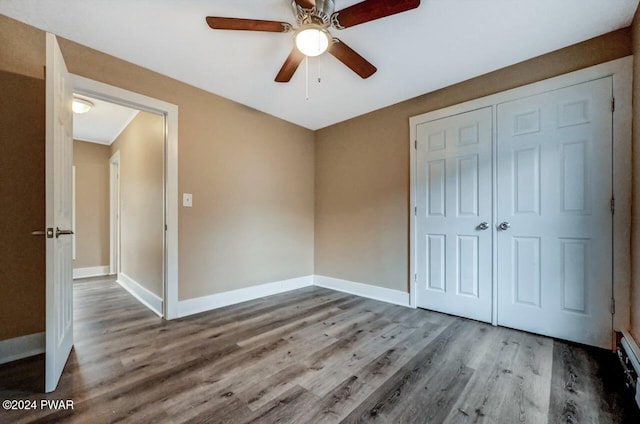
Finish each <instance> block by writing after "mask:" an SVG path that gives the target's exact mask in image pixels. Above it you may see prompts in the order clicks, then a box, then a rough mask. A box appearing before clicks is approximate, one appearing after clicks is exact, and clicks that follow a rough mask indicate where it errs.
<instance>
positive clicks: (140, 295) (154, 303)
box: [107, 267, 163, 317]
mask: <svg viewBox="0 0 640 424" xmlns="http://www.w3.org/2000/svg"><path fill="white" fill-rule="evenodd" d="M107 268H108V267H107ZM116 283H118V284H120V285H121V286H122V288H124V289H125V290H126V291H128V292H129V293H131V295H132V296H133V297H135V298H136V299H138V301H139V302H140V303H142V304H143V305H144V306H146V307H147V308H149V309H151V311H153V312H154V313H155V314H156V315H158V316H159V317H162V315H163V313H162V311H163V309H162V298H160V297H158V296H157V295H156V294H154V293H152V292H150V291H149V290H148V289H147V288H145V287H143V286H141V285H140V283H138V282H137V281H135V280H134V279H132V278H131V277H129V276H128V275H126V274H124V273H122V272H121V273H119V274H118V279H117V280H116Z"/></svg>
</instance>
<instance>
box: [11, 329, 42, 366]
mask: <svg viewBox="0 0 640 424" xmlns="http://www.w3.org/2000/svg"><path fill="white" fill-rule="evenodd" d="M44 343H45V337H44V331H43V332H41V333H34V334H29V335H27V336H22V337H16V338H13V339H8V340H2V341H0V365H1V364H6V363H8V362H13V361H17V360H18V359H23V358H28V357H29V356H35V355H39V354H41V353H44V346H45V345H44Z"/></svg>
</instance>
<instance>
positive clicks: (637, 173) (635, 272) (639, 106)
mask: <svg viewBox="0 0 640 424" xmlns="http://www.w3.org/2000/svg"><path fill="white" fill-rule="evenodd" d="M632 29H633V37H632V40H633V53H634V61H633V147H632V148H633V193H632V199H631V202H632V212H631V215H632V216H631V222H632V231H631V268H632V269H631V332H632V334H633V336H634V338H635V339H636V341H640V144H639V143H640V57H639V56H640V11H639V12H636V16H635V18H634V19H633V26H632Z"/></svg>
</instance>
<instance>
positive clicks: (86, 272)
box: [73, 265, 109, 280]
mask: <svg viewBox="0 0 640 424" xmlns="http://www.w3.org/2000/svg"><path fill="white" fill-rule="evenodd" d="M103 275H109V265H104V266H91V267H87V268H73V279H74V280H75V279H78V278H88V277H101V276H103Z"/></svg>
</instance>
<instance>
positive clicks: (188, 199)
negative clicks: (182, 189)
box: [182, 193, 193, 208]
mask: <svg viewBox="0 0 640 424" xmlns="http://www.w3.org/2000/svg"><path fill="white" fill-rule="evenodd" d="M182 206H183V207H185V208H190V207H192V206H193V195H192V194H191V193H182Z"/></svg>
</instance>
